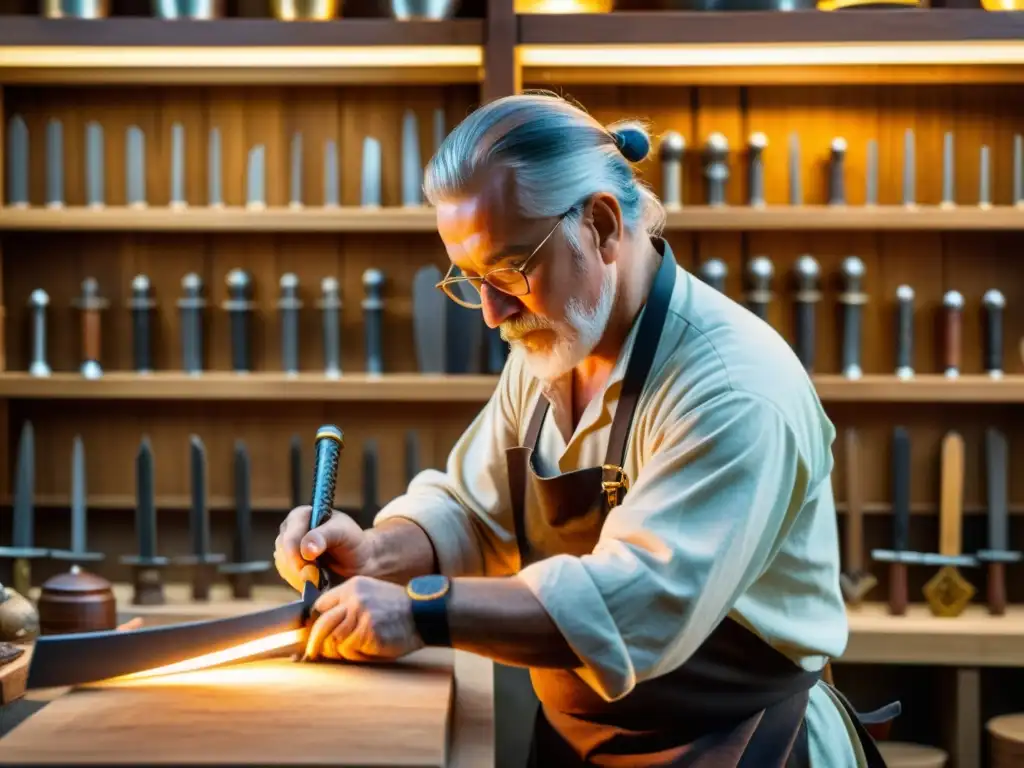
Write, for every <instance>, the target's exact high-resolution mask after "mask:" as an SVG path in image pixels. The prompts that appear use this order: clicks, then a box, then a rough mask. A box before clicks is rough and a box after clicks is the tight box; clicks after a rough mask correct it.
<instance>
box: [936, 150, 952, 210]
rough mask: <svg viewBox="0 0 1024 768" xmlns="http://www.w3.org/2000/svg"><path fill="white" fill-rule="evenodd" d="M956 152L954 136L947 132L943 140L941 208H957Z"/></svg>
mask: <svg viewBox="0 0 1024 768" xmlns="http://www.w3.org/2000/svg"><path fill="white" fill-rule="evenodd" d="M955 185H956V150H955V149H954V146H953V134H952V132H947V133H946V135H945V136H943V138H942V202H941V203H939V207H940V208H955V207H956V192H955Z"/></svg>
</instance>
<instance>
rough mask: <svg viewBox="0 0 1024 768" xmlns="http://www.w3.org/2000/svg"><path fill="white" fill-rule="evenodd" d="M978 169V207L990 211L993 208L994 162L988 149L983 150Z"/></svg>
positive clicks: (983, 148)
mask: <svg viewBox="0 0 1024 768" xmlns="http://www.w3.org/2000/svg"><path fill="white" fill-rule="evenodd" d="M979 163H980V168H979V169H978V207H979V208H981V209H983V210H988V209H989V208H991V207H992V181H991V178H992V162H991V160H990V159H989V150H988V147H984V146H983V147H982V148H981V157H980V158H979Z"/></svg>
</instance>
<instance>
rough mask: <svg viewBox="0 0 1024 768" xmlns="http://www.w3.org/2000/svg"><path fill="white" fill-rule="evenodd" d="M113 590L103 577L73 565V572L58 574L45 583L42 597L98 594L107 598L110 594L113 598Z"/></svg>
mask: <svg viewBox="0 0 1024 768" xmlns="http://www.w3.org/2000/svg"><path fill="white" fill-rule="evenodd" d="M111 590H112V587H111V585H110V582H109V581H107V580H106V579H104V578H103V577H102V576H97V575H96V574H95V573H89V571H83V570H82V569H81V568H80V567H79V566H77V565H73V566H71V570H69V571H67V572H65V573H58V574H57V575H55V576H51V577H50V578H48V579H47V580H46V581H45V582H43V586H42V589H41V593H40V597H42V596H44V595H48V596H54V595H67V596H69V597H70V596H77V597H88V596H94V595H97V594H99V595H102V596H103V597H106V596H107V594H108V593H110V594H111V596H112V592H111Z"/></svg>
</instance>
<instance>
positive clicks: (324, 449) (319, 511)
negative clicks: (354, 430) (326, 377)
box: [309, 424, 345, 591]
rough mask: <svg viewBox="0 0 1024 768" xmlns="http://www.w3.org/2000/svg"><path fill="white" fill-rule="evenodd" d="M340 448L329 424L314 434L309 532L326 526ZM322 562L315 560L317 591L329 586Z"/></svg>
mask: <svg viewBox="0 0 1024 768" xmlns="http://www.w3.org/2000/svg"><path fill="white" fill-rule="evenodd" d="M344 447H345V436H344V435H343V434H342V431H341V430H340V429H338V427H336V426H334V425H333V424H325V425H324V426H322V427H320V428H319V429H318V430H317V431H316V442H315V444H314V452H315V454H316V463H315V464H314V466H313V498H312V500H311V502H310V510H309V530H311V531H312V530H313V529H315V528H318V527H320V526H321V525H323V524H324V523H325V522H327V521H328V520H329V519H330V517H331V514H332V513H333V510H334V491H335V486H336V484H337V481H338V462H339V461H340V459H341V451H342V449H343V448H344ZM324 560H325V558H324V554H321V555H320V557H319V558H317V568H318V570H319V582H320V583H319V584H317V585H316V587H317V589H318V590H320V591H323V590H324V589H326V588H328V587H329V586H331V574H330V570H329V569H328V568H327V567H326V564H325V562H324Z"/></svg>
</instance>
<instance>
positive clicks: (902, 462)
mask: <svg viewBox="0 0 1024 768" xmlns="http://www.w3.org/2000/svg"><path fill="white" fill-rule="evenodd" d="M909 535H910V433H909V432H908V431H907V428H906V427H894V428H893V433H892V549H876V550H873V551H872V552H871V557H872V558H873V559H874V560H876V561H877V562H880V563H888V564H889V613H890V614H892V615H893V616H902V615H903V614H905V613H906V612H907V601H908V591H907V566H908V565H910V564H913V563H921V562H923V560H924V558H923V556H922V555H921V554H920V553H918V552H908V551H907V547H908V544H909Z"/></svg>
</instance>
